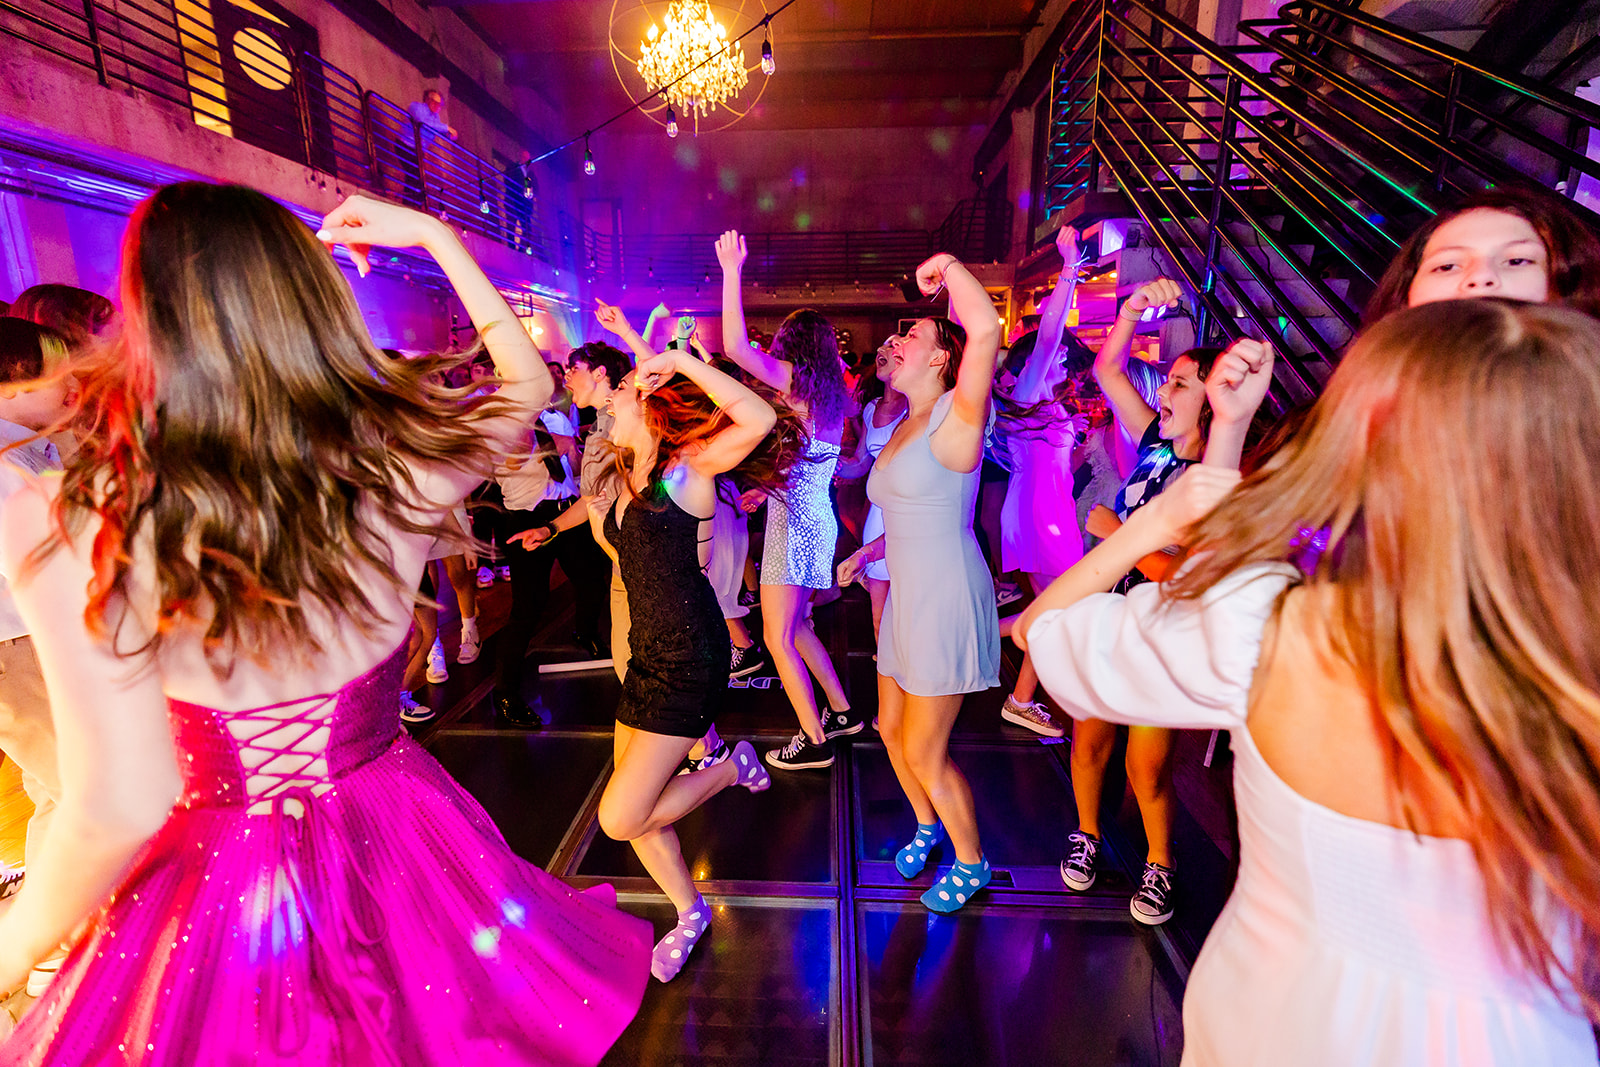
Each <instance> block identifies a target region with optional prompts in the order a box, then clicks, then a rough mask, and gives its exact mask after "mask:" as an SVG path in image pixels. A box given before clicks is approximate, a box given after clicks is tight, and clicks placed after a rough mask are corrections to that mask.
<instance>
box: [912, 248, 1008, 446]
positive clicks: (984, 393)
mask: <svg viewBox="0 0 1600 1067" xmlns="http://www.w3.org/2000/svg"><path fill="white" fill-rule="evenodd" d="M940 285H943V286H944V287H945V288H946V289H948V290H949V291H950V310H951V313H952V316H954V315H957V314H959V315H960V316H961V321H962V322H963V323H964V324H965V326H966V331H967V343H966V347H965V348H963V349H962V350H961V367H960V369H959V370H957V372H956V384H955V388H953V389H951V391H950V392H951V394H952V398H951V405H950V415H949V416H948V417H947V418H946V419H945V420H944V421H943V422H942V423H940V424H939V426H938V427H937V428H936V429H934V431H933V432H932V433H931V434H930V435H929V438H928V443H929V445H930V447H931V448H932V449H933V454H934V458H935V459H937V460H938V461H939V462H940V463H941V464H943V465H944V466H945V467H946V468H948V469H950V470H953V471H974V470H977V469H978V464H979V463H981V462H983V434H984V430H985V429H986V428H987V426H988V422H989V393H990V390H991V389H992V388H993V386H994V366H995V360H996V357H997V356H998V355H999V353H1000V316H999V315H998V314H997V313H996V312H995V310H994V302H993V301H991V300H990V299H989V294H988V292H986V291H985V290H984V288H983V284H982V283H981V282H979V281H978V279H976V278H974V277H973V276H972V272H971V271H969V270H967V268H966V267H964V266H962V265H961V263H960V262H958V261H957V260H956V257H955V256H952V255H950V254H949V253H947V252H946V253H941V254H940V255H937V256H934V257H933V258H932V259H930V260H928V261H927V262H925V263H923V264H922V266H920V267H918V268H917V286H918V287H919V288H920V289H921V290H922V291H923V292H924V293H927V294H928V295H930V296H932V295H933V294H934V293H936V292H938V291H939V286H940Z"/></svg>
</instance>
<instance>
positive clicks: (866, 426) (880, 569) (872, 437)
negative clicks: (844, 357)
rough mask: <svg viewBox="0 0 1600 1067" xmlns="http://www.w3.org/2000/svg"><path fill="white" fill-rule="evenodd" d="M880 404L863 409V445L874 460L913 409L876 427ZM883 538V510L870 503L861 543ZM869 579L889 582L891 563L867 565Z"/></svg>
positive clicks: (873, 401)
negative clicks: (875, 421)
mask: <svg viewBox="0 0 1600 1067" xmlns="http://www.w3.org/2000/svg"><path fill="white" fill-rule="evenodd" d="M878 404H879V401H877V400H869V401H867V404H866V406H865V407H863V408H862V409H861V443H862V446H863V447H865V448H866V450H867V455H869V456H871V457H872V458H873V459H874V460H876V459H877V458H878V453H879V452H882V451H883V446H884V445H886V444H888V443H889V438H891V437H893V436H894V432H895V430H897V429H899V427H900V424H901V423H902V422H904V421H905V419H906V416H907V415H909V414H910V413H911V409H910V408H909V407H907V408H906V409H905V410H903V411H901V412H900V414H899V415H898V416H896V417H895V418H894V419H893V420H892V421H890V423H889V425H887V426H874V425H873V424H872V420H873V419H874V418H876V417H877V413H878ZM882 536H883V509H882V508H880V507H879V506H878V505H876V504H873V503H871V502H870V501H869V502H868V504H867V518H866V521H865V522H863V523H862V524H861V543H862V544H864V545H870V544H872V542H874V541H876V540H877V539H878V538H880V537H882ZM867 577H868V578H872V579H875V580H877V581H880V582H887V581H888V580H889V561H888V560H887V559H880V560H874V561H873V562H871V563H869V564H867Z"/></svg>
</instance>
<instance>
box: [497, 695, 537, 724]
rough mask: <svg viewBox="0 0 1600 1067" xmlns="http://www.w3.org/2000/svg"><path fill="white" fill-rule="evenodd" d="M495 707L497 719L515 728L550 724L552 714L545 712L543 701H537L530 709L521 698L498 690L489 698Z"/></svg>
mask: <svg viewBox="0 0 1600 1067" xmlns="http://www.w3.org/2000/svg"><path fill="white" fill-rule="evenodd" d="M489 700H490V702H491V703H492V704H493V705H494V712H495V715H496V717H498V718H501V719H504V720H505V721H506V722H508V723H511V724H512V725H513V726H528V727H538V726H545V725H547V724H548V723H549V722H550V713H549V712H547V711H545V709H544V706H543V702H542V701H535V702H534V706H533V707H529V706H528V704H527V703H526V702H524V701H523V700H522V698H521V697H517V696H514V695H512V694H511V693H506V692H502V691H501V690H499V689H496V690H495V691H494V693H493V694H491V695H490V697H489Z"/></svg>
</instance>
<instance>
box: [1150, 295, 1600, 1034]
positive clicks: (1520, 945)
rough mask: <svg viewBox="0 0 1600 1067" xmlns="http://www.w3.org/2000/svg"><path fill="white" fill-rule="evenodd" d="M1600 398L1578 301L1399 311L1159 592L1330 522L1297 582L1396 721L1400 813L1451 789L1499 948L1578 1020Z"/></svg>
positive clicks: (1585, 951)
mask: <svg viewBox="0 0 1600 1067" xmlns="http://www.w3.org/2000/svg"><path fill="white" fill-rule="evenodd" d="M1596 410H1600V329H1597V327H1596V324H1595V322H1594V320H1592V319H1589V318H1587V317H1586V316H1584V315H1581V314H1579V313H1577V312H1576V311H1572V310H1569V309H1565V308H1559V307H1553V306H1550V305H1538V304H1518V303H1513V302H1511V301H1506V300H1500V299H1481V300H1459V301H1445V302H1440V303H1430V304H1426V305H1424V306H1421V307H1416V308H1411V309H1409V310H1405V311H1400V312H1396V313H1395V314H1394V315H1391V316H1389V317H1388V318H1386V319H1384V320H1382V321H1381V322H1379V323H1377V324H1376V325H1374V326H1372V327H1371V328H1370V329H1368V330H1367V331H1366V332H1365V333H1363V334H1362V335H1360V337H1358V338H1357V340H1356V342H1355V344H1354V345H1353V347H1352V348H1351V350H1350V352H1349V353H1348V354H1347V355H1346V356H1345V357H1344V359H1343V361H1342V362H1341V363H1340V365H1339V367H1338V369H1337V370H1336V371H1335V372H1334V374H1333V376H1332V378H1331V379H1330V380H1329V383H1328V388H1327V392H1326V393H1325V394H1324V395H1323V397H1322V399H1321V400H1320V401H1319V402H1318V403H1317V405H1316V407H1315V409H1314V410H1313V411H1312V413H1311V416H1310V419H1309V421H1308V422H1307V424H1306V426H1305V428H1304V430H1303V432H1301V433H1298V434H1296V435H1295V436H1294V437H1293V438H1292V439H1291V440H1290V441H1289V442H1288V443H1287V444H1285V445H1284V446H1283V447H1282V448H1281V449H1280V450H1279V451H1277V452H1276V453H1274V454H1273V455H1272V457H1271V458H1270V459H1268V460H1267V461H1266V462H1265V464H1264V465H1263V466H1262V467H1261V469H1260V470H1258V471H1257V472H1255V473H1254V474H1252V475H1250V476H1249V477H1248V478H1246V479H1245V480H1244V482H1243V483H1241V485H1240V486H1239V488H1238V489H1237V490H1235V491H1234V492H1233V493H1232V494H1231V495H1230V496H1229V497H1228V498H1227V499H1226V500H1225V501H1224V502H1223V503H1222V505H1221V506H1219V507H1218V508H1217V509H1216V510H1215V511H1213V512H1212V513H1211V515H1210V516H1208V517H1207V518H1206V519H1204V520H1202V521H1201V522H1200V523H1199V524H1198V526H1197V527H1196V528H1195V529H1194V530H1193V531H1192V532H1191V535H1190V538H1189V547H1188V548H1187V549H1186V551H1185V555H1186V556H1189V557H1191V558H1192V566H1190V567H1189V568H1188V569H1187V570H1184V571H1180V572H1178V577H1177V578H1176V579H1175V580H1173V581H1172V582H1170V583H1169V584H1168V585H1167V587H1166V594H1167V595H1168V596H1170V597H1174V598H1178V599H1194V598H1197V597H1199V596H1201V595H1202V594H1203V593H1205V592H1206V591H1207V590H1208V589H1211V588H1213V587H1214V586H1216V585H1217V583H1218V582H1220V581H1222V580H1223V579H1224V578H1225V577H1227V576H1228V575H1229V574H1231V573H1233V572H1235V571H1237V570H1238V569H1239V568H1241V567H1244V566H1247V565H1249V564H1252V563H1257V562H1263V561H1279V560H1291V561H1293V560H1296V559H1298V558H1299V557H1300V556H1301V550H1302V549H1303V547H1304V545H1305V543H1306V539H1307V536H1308V534H1309V531H1325V532H1326V534H1327V544H1328V548H1327V550H1326V551H1322V552H1321V553H1320V554H1319V555H1318V556H1317V558H1316V560H1315V562H1313V563H1305V564H1303V566H1305V567H1307V568H1308V571H1307V573H1305V575H1304V582H1305V584H1306V585H1308V586H1311V587H1318V586H1320V587H1323V588H1326V589H1329V591H1330V593H1331V594H1332V597H1333V603H1334V604H1335V605H1336V606H1335V608H1334V609H1333V612H1332V617H1331V618H1330V619H1329V621H1328V629H1329V631H1330V633H1331V634H1332V636H1333V639H1334V645H1335V647H1336V648H1337V649H1338V651H1339V654H1340V655H1341V656H1342V657H1344V658H1345V659H1347V660H1348V662H1349V663H1350V664H1352V665H1353V667H1354V668H1355V670H1356V673H1357V675H1358V677H1360V678H1361V679H1362V681H1363V683H1364V685H1365V687H1366V689H1367V692H1368V693H1369V694H1370V699H1371V701H1372V705H1373V709H1374V711H1375V713H1376V714H1377V716H1378V720H1379V722H1380V723H1381V724H1382V727H1383V729H1384V731H1385V732H1386V733H1387V735H1388V736H1387V740H1388V741H1389V743H1390V745H1391V746H1392V747H1391V776H1392V781H1393V787H1394V789H1395V790H1396V793H1397V795H1398V798H1399V800H1400V802H1401V810H1402V811H1404V812H1405V814H1406V819H1407V821H1408V822H1410V821H1411V820H1412V819H1413V813H1415V812H1416V811H1418V810H1423V809H1424V807H1425V798H1426V797H1428V796H1429V795H1433V796H1438V795H1439V793H1440V791H1441V790H1443V791H1447V792H1448V793H1449V794H1451V795H1453V797H1454V798H1455V800H1456V801H1457V802H1458V803H1459V805H1460V809H1461V810H1462V811H1463V812H1464V813H1465V814H1466V818H1467V820H1468V826H1469V831H1468V835H1467V836H1468V837H1469V840H1470V844H1471V846H1472V849H1473V852H1474V854H1475V856H1476V858H1477V863H1478V867H1479V869H1480V870H1481V871H1482V873H1483V881H1484V887H1485V890H1486V894H1487V905H1488V907H1487V910H1488V914H1489V916H1490V920H1491V922H1492V923H1493V926H1494V929H1495V933H1496V935H1497V937H1498V939H1499V941H1500V943H1501V945H1502V947H1503V948H1504V949H1506V950H1507V953H1506V955H1507V958H1508V959H1513V960H1518V961H1520V962H1521V963H1522V964H1523V965H1524V966H1525V967H1526V969H1527V971H1528V972H1529V973H1530V974H1531V975H1533V976H1534V977H1536V978H1537V979H1539V980H1541V981H1543V982H1545V983H1547V984H1548V985H1550V986H1551V987H1552V988H1554V989H1558V990H1559V989H1561V988H1562V987H1563V986H1570V987H1571V988H1574V989H1576V990H1577V991H1578V996H1579V997H1580V998H1581V1000H1582V1003H1583V1007H1584V1008H1585V1009H1586V1010H1587V1011H1588V1012H1589V1014H1590V1016H1591V1017H1600V987H1597V986H1596V984H1595V979H1596V977H1597V970H1600V629H1596V627H1595V625H1594V620H1595V619H1596V618H1600V584H1597V583H1596V581H1595V575H1596V574H1597V573H1600V539H1597V538H1596V537H1595V531H1596V530H1597V529H1600V438H1597V437H1596V435H1595V433H1594V425H1593V424H1594V413H1595V411H1596ZM1424 459H1425V461H1424ZM1550 902H1554V903H1557V904H1559V905H1560V908H1561V910H1560V912H1559V914H1558V915H1556V916H1553V915H1552V909H1550V908H1548V907H1547V906H1546V905H1547V904H1548V903H1550ZM1553 917H1554V918H1556V923H1555V925H1554V926H1552V923H1551V920H1552V918H1553ZM1558 946H1563V947H1562V948H1561V949H1560V950H1558ZM1569 947H1570V953H1571V955H1570V957H1569V956H1568V952H1569Z"/></svg>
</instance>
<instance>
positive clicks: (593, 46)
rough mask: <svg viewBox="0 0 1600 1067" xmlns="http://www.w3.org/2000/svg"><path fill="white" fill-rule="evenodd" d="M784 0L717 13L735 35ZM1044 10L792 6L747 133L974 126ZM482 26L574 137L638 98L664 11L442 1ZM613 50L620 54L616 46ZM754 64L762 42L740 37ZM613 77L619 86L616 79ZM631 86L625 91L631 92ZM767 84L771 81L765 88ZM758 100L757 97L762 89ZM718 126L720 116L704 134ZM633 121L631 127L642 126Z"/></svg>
mask: <svg viewBox="0 0 1600 1067" xmlns="http://www.w3.org/2000/svg"><path fill="white" fill-rule="evenodd" d="M781 2H782V0H766V3H765V5H763V3H762V0H745V2H743V3H740V2H739V0H731V2H726V3H719V4H713V10H714V11H715V13H716V16H717V18H718V19H719V21H721V22H722V24H723V25H725V26H727V27H728V28H729V35H730V36H734V35H737V34H738V33H740V32H743V31H744V30H745V29H747V28H749V27H750V26H752V25H754V24H755V23H757V22H759V21H760V19H761V17H762V15H763V14H764V13H765V12H766V11H768V10H774V9H776V8H777V7H778V6H779V4H780V3H781ZM1044 3H1045V0H797V2H796V3H794V4H793V5H791V6H790V7H789V8H788V9H787V10H786V11H784V12H783V13H782V14H781V15H779V16H777V17H776V18H775V19H774V20H773V23H772V30H773V34H772V36H773V47H774V53H775V57H776V60H777V63H778V76H776V77H774V78H772V79H771V80H770V81H768V80H767V79H766V78H765V77H764V76H763V75H762V74H761V72H760V70H759V69H756V70H753V71H752V73H751V75H750V79H751V80H750V84H749V86H747V87H746V89H745V90H744V93H743V94H742V100H741V104H740V106H741V107H749V108H750V114H749V115H748V116H747V117H746V118H745V119H744V120H743V122H742V123H741V126H742V127H743V128H746V129H750V128H760V129H770V130H797V129H798V130H829V129H859V128H867V127H885V126H973V125H980V124H985V123H987V122H988V121H989V119H990V118H991V116H992V115H993V112H994V107H995V103H996V98H997V96H998V94H999V91H1000V86H1001V83H1002V81H1003V80H1004V78H1005V76H1006V74H1007V73H1009V72H1010V71H1012V70H1014V69H1016V67H1017V66H1018V65H1019V64H1020V63H1021V60H1022V39H1023V36H1024V35H1025V34H1026V32H1027V31H1028V30H1029V29H1030V28H1032V27H1033V26H1034V25H1035V23H1036V21H1037V17H1038V14H1039V12H1040V10H1041V9H1042V8H1043V6H1044ZM434 6H436V7H437V6H450V7H453V8H455V9H457V10H458V11H459V12H460V14H462V15H463V16H464V17H466V18H467V19H469V20H471V21H472V22H474V23H476V24H477V26H478V28H479V29H480V30H481V31H482V33H483V36H484V37H485V38H486V39H487V40H489V41H490V42H492V43H494V45H495V46H496V47H497V48H498V49H499V51H500V52H501V54H502V55H503V56H504V57H505V59H506V65H507V72H508V75H509V77H510V79H511V80H512V81H513V83H516V84H521V85H525V86H527V87H529V88H532V89H535V90H537V91H538V92H539V93H541V94H542V95H543V96H545V97H546V98H547V99H548V100H549V101H550V102H551V104H552V105H554V106H555V107H556V108H557V109H559V110H561V111H562V112H564V113H565V114H566V115H568V116H570V117H571V119H572V124H573V126H574V127H578V128H581V127H584V126H591V125H595V124H597V123H599V122H601V121H604V120H605V119H606V118H609V117H610V116H611V115H613V114H615V113H617V112H618V111H620V110H622V109H623V108H624V107H626V106H627V103H628V100H629V97H630V94H631V95H635V96H637V95H642V93H643V88H644V86H643V82H642V80H641V79H640V78H639V76H638V74H637V72H636V71H635V70H634V69H633V67H632V64H631V62H630V60H631V57H636V56H637V55H638V52H639V44H640V41H641V40H642V38H643V36H644V32H645V30H646V28H647V27H648V26H649V24H650V22H651V21H652V20H657V21H659V19H660V18H661V16H662V15H663V14H664V13H665V11H666V8H667V4H666V3H665V2H653V3H649V4H643V3H640V2H639V0H616V2H615V3H614V4H613V3H611V2H609V0H509V2H501V0H487V2H476V0H442V2H441V0H434ZM611 41H615V44H616V46H617V51H615V52H614V50H613V48H612V47H611V44H610V42H611ZM744 52H745V59H746V63H747V64H748V65H750V66H752V67H753V66H754V65H755V63H756V61H757V60H758V59H759V57H760V53H761V35H760V32H759V31H758V32H757V33H755V34H753V35H751V36H750V37H747V38H745V41H744ZM613 63H615V67H616V68H617V69H620V70H621V71H622V74H623V78H624V81H622V82H619V80H618V77H617V73H616V70H614V69H613ZM624 83H625V84H626V86H627V88H626V89H624ZM764 83H765V84H764ZM763 86H764V92H763V93H762V95H761V96H760V98H759V100H757V99H756V96H755V94H756V92H757V91H758V90H762V89H763ZM720 121H721V119H719V118H717V117H716V116H713V118H712V119H710V120H708V126H712V127H714V126H715V125H717V124H718V123H719V122H720ZM648 122H649V120H648V119H646V118H644V117H643V116H638V115H635V116H631V117H630V118H628V119H625V120H624V121H623V122H622V123H620V124H619V125H620V126H621V127H622V128H623V129H624V130H627V129H632V130H636V131H641V132H642V131H643V130H645V129H648V126H647V123H648Z"/></svg>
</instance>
